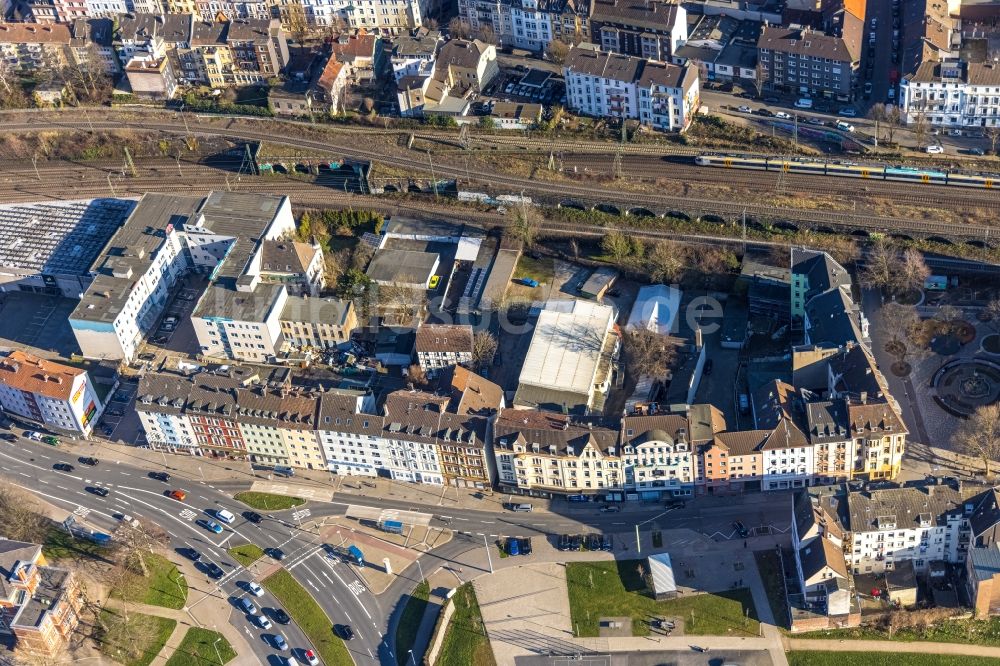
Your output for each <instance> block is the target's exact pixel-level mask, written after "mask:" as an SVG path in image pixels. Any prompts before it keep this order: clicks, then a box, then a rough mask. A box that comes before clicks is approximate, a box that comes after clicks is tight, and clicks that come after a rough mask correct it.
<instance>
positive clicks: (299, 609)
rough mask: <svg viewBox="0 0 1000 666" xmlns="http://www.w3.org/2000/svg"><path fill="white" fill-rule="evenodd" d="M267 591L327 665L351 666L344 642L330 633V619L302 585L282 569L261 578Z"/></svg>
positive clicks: (331, 627)
mask: <svg viewBox="0 0 1000 666" xmlns="http://www.w3.org/2000/svg"><path fill="white" fill-rule="evenodd" d="M261 583H262V584H263V585H264V587H265V588H267V591H268V592H270V593H271V594H273V595H274V596H275V598H276V599H277V600H278V601H279V602H280V603H281V605H282V607H284V609H285V610H286V611H288V614H289V615H290V616H291V618H292V619H293V620H295V624H297V625H298V626H299V629H301V630H302V631H303V633H305V635H306V636H307V637H308V638H309V641H310V642H311V643H312V644H313V645H315V646H316V651H317V652H319V656H320V659H322V661H323V663H325V664H327V666H353V665H354V660H353V659H352V658H351V653H350V652H349V651H348V650H347V646H346V645H345V644H344V641H343V640H341V639H340V637H339V636H337V635H336V634H334V633H333V623H332V622H331V621H330V618H328V617H327V616H326V613H324V612H323V609H322V608H320V605H319V604H317V603H316V600H315V599H313V598H312V595H310V594H309V592H308V591H307V590H306V588H304V587H302V586H301V585H299V583H298V581H296V580H295V579H294V578H292V574H290V573H288V572H287V571H285V570H284V569H282V570H280V571H277V572H275V573H273V574H271V575H270V576H268V577H267V578H265V579H264V580H262V581H261Z"/></svg>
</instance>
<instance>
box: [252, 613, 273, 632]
mask: <svg viewBox="0 0 1000 666" xmlns="http://www.w3.org/2000/svg"><path fill="white" fill-rule="evenodd" d="M250 617H252V618H253V621H254V622H256V623H257V626H258V627H260V628H261V629H270V628H271V621H270V620H268V619H267V617H266V616H265V615H264V614H263V613H262V614H260V615H251V616H250Z"/></svg>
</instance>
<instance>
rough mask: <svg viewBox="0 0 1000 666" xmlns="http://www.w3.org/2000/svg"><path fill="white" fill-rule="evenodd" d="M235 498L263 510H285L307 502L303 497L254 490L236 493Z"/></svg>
mask: <svg viewBox="0 0 1000 666" xmlns="http://www.w3.org/2000/svg"><path fill="white" fill-rule="evenodd" d="M233 499H235V500H237V501H239V502H243V503H244V504H246V505H247V506H251V507H253V508H255V509H259V510H261V511H284V510H285V509H294V508H295V507H297V506H302V505H303V504H305V503H306V501H305V500H304V499H302V498H301V497H287V496H285V495H273V494H271V493H254V492H245V493H236V494H235V495H233Z"/></svg>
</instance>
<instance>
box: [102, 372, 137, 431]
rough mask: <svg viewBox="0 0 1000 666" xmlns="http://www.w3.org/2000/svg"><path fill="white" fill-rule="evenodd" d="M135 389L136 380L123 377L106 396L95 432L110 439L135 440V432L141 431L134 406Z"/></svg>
mask: <svg viewBox="0 0 1000 666" xmlns="http://www.w3.org/2000/svg"><path fill="white" fill-rule="evenodd" d="M137 389H138V382H137V381H136V380H134V379H132V380H127V379H124V378H123V380H122V383H121V384H119V386H118V388H117V390H115V392H114V393H113V394H111V395H109V396H108V403H107V405H105V408H104V414H103V415H102V416H101V420H100V421H99V422H98V424H97V428H96V433H97V434H99V435H100V436H101V437H105V438H107V439H110V440H112V441H121V442H126V443H129V444H133V443H135V442H136V434H137V433H138V432H140V431H141V427H140V425H139V417H138V416H137V415H136V413H135V408H134V402H135V394H136V390H137Z"/></svg>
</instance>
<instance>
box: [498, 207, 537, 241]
mask: <svg viewBox="0 0 1000 666" xmlns="http://www.w3.org/2000/svg"><path fill="white" fill-rule="evenodd" d="M541 228H542V214H541V213H540V212H538V209H537V208H535V207H534V206H532V205H531V204H529V203H527V202H524V201H522V202H521V203H520V204H518V206H517V208H515V209H514V218H513V219H512V220H511V221H510V223H509V224H508V225H507V228H506V229H505V231H504V234H505V235H506V236H507V237H508V238H512V239H514V240H519V241H521V243H523V244H524V249H525V250H526V251H529V252H530V251H531V249H532V248H533V247H534V246H535V239H536V238H537V237H538V232H539V230H540V229H541Z"/></svg>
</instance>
